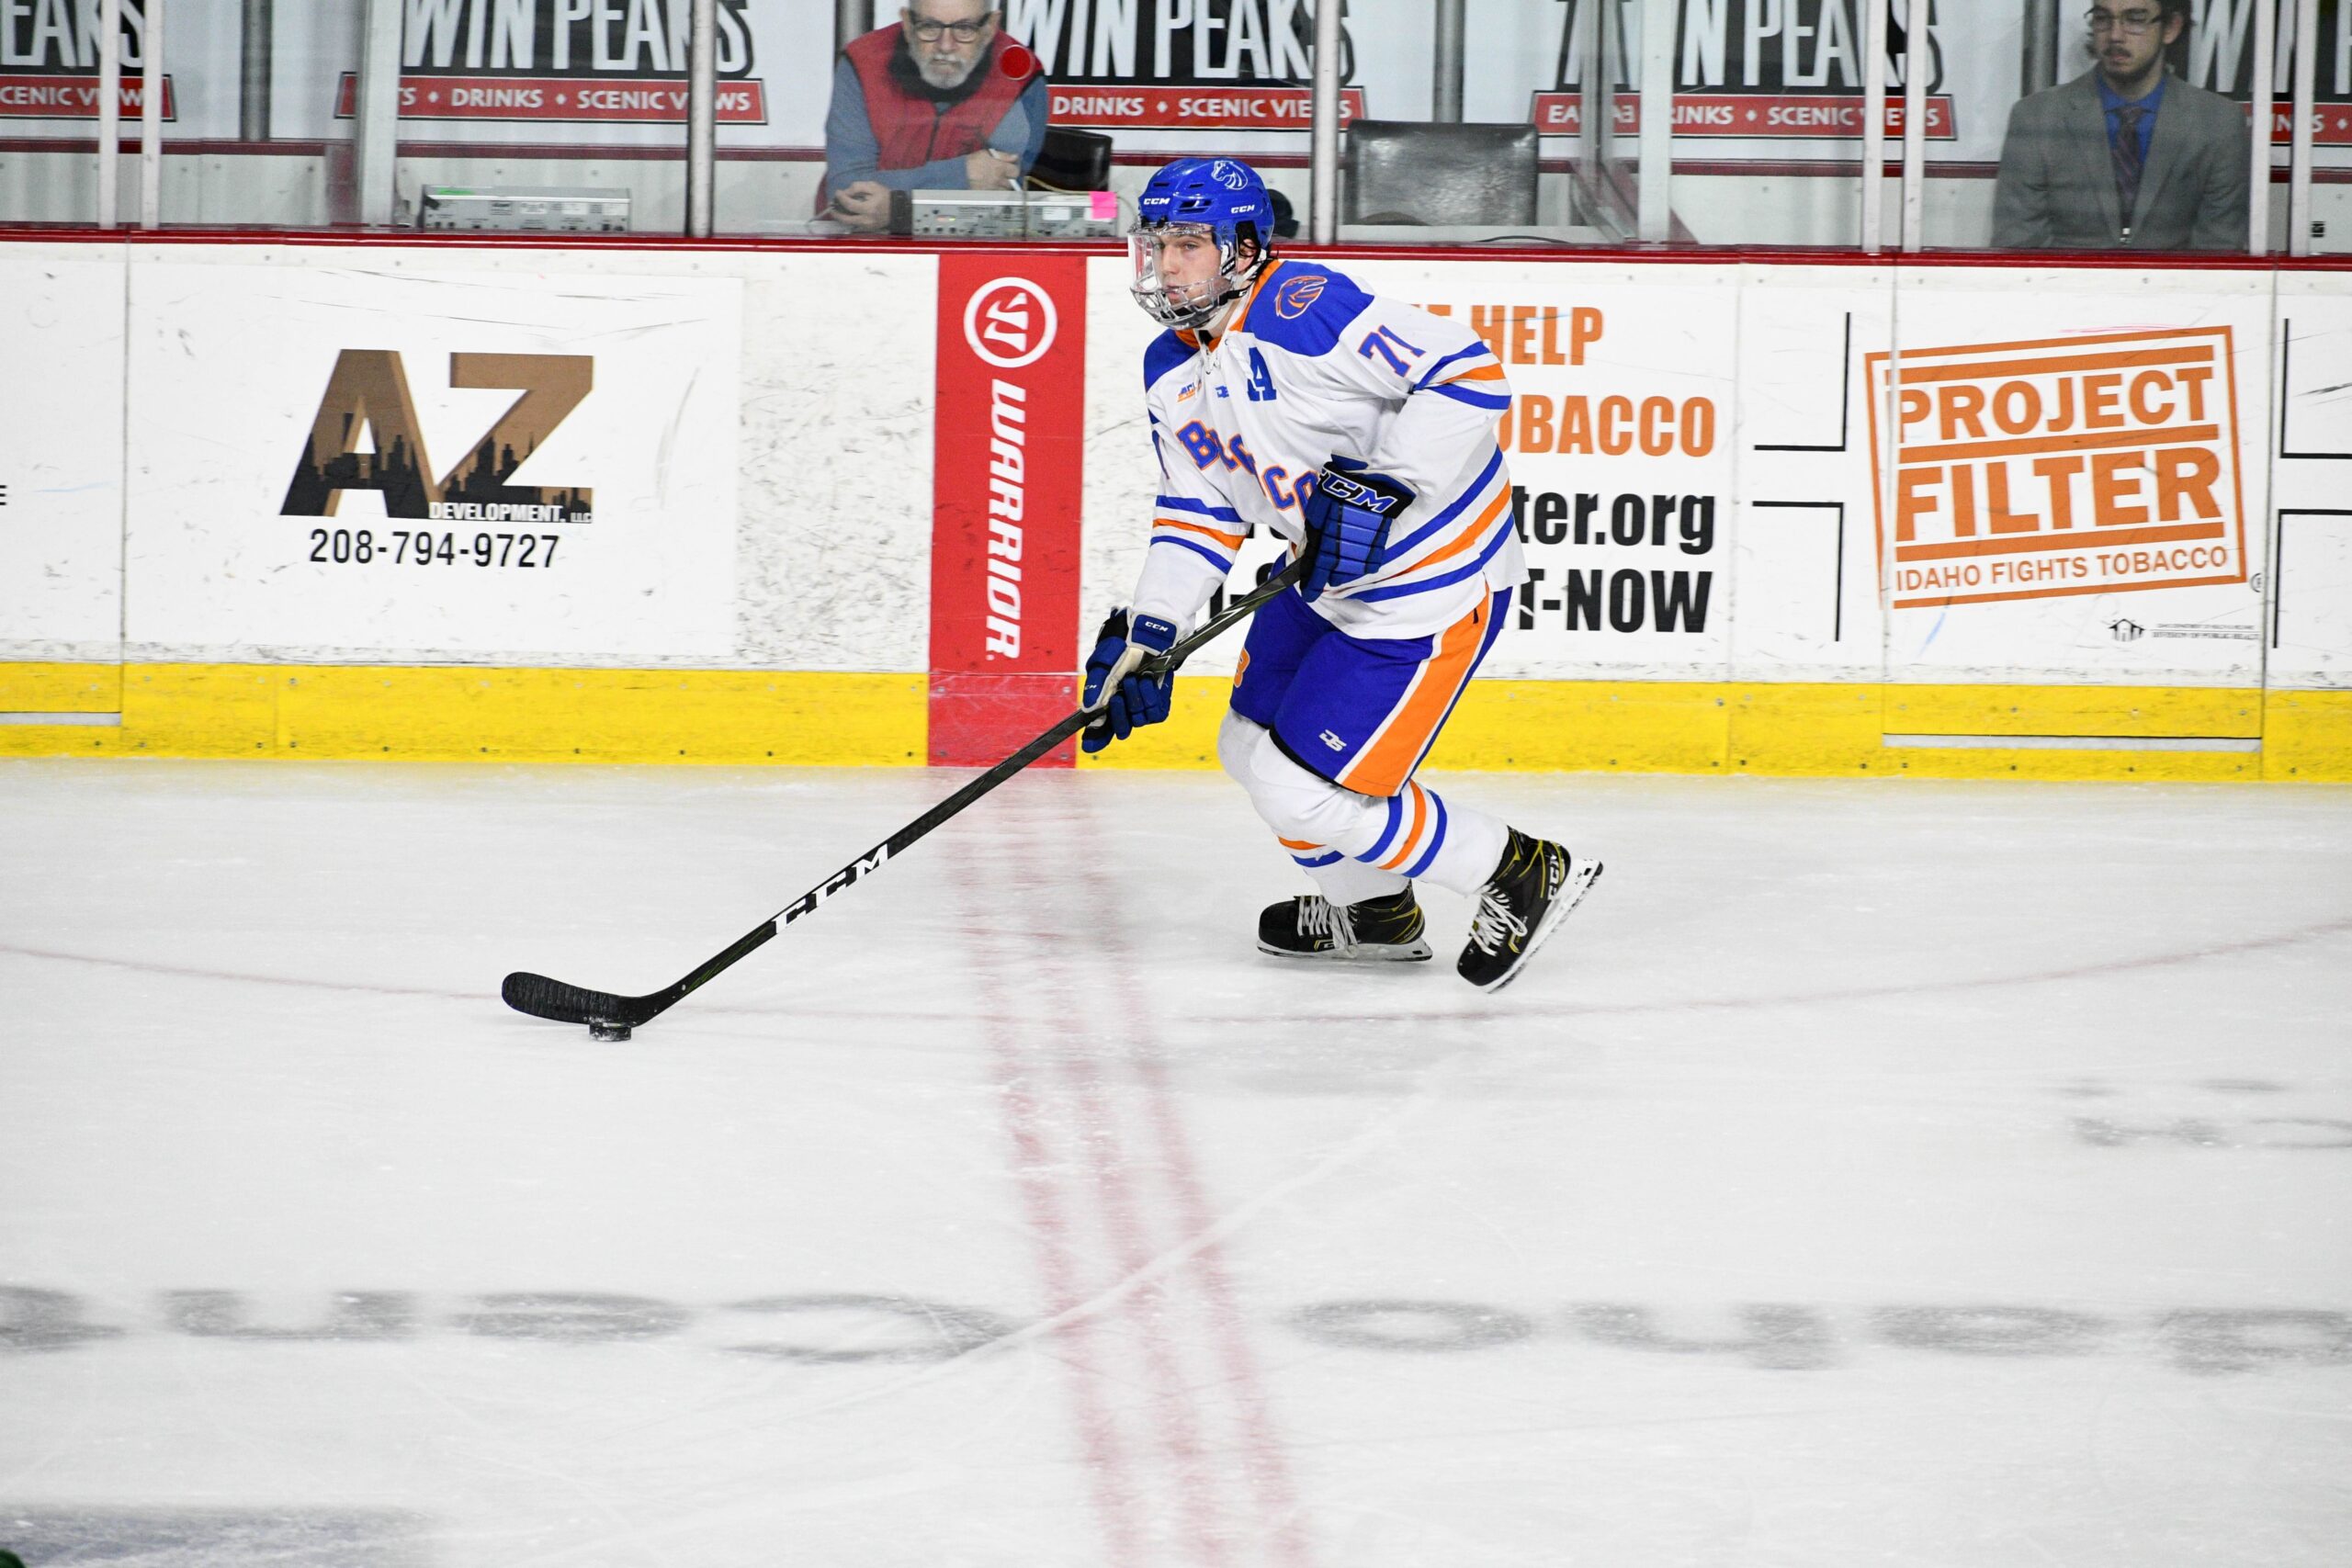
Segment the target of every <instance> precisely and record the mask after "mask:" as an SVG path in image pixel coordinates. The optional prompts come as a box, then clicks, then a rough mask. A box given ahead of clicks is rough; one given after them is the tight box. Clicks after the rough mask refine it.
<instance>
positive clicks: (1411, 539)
mask: <svg viewBox="0 0 2352 1568" xmlns="http://www.w3.org/2000/svg"><path fill="white" fill-rule="evenodd" d="M1502 468H1503V449H1502V448H1501V447H1500V446H1497V447H1496V448H1495V455H1494V456H1493V457H1489V458H1487V466H1486V467H1485V468H1481V469H1479V470H1478V477H1477V478H1476V479H1472V480H1471V481H1470V484H1469V488H1468V489H1466V490H1464V491H1463V492H1462V493H1461V494H1460V495H1457V496H1455V497H1454V498H1453V501H1452V502H1449V503H1448V504H1447V506H1446V509H1445V510H1444V511H1442V512H1441V513H1438V514H1437V515H1436V516H1435V517H1432V518H1430V520H1429V522H1427V523H1426V524H1424V525H1421V526H1420V527H1419V528H1416V529H1414V530H1413V532H1412V533H1410V534H1408V535H1407V536H1405V538H1404V539H1403V540H1402V541H1401V542H1400V543H1397V544H1394V545H1391V546H1389V547H1388V554H1389V557H1390V558H1391V559H1394V558H1397V557H1399V556H1408V555H1411V554H1412V553H1413V551H1414V549H1415V548H1416V547H1419V545H1420V544H1421V543H1422V541H1424V540H1426V539H1428V538H1430V537H1431V536H1433V535H1435V534H1436V533H1437V532H1438V530H1440V529H1441V528H1443V527H1444V526H1445V525H1447V524H1449V523H1451V522H1453V520H1454V519H1455V518H1457V517H1459V516H1461V515H1462V513H1463V511H1464V508H1466V507H1467V506H1468V505H1469V504H1470V503H1471V502H1474V501H1476V500H1477V499H1478V498H1479V497H1481V496H1483V495H1485V494H1486V492H1487V486H1488V485H1490V484H1492V483H1494V482H1495V476H1496V475H1497V474H1498V473H1500V472H1502Z"/></svg>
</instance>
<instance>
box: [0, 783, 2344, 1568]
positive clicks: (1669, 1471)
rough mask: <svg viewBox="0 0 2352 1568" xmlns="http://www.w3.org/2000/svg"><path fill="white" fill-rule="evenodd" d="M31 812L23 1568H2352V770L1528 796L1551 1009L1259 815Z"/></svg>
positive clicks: (620, 793) (298, 788) (581, 806)
mask: <svg viewBox="0 0 2352 1568" xmlns="http://www.w3.org/2000/svg"><path fill="white" fill-rule="evenodd" d="M955 782H956V776H955V775H949V774H945V773H926V772H923V771H921V770H910V771H885V772H874V773H856V772H814V771H812V772H733V771H707V770H688V769H684V768H678V769H659V770H657V769H643V770H628V769H588V768H572V769H514V768H500V769H493V768H481V769H471V768H458V767H390V766H385V767H378V766H368V765H356V764H355V765H343V766H317V767H304V766H288V765H274V764H256V765H253V766H243V765H232V764H171V763H151V764H144V765H141V764H137V763H98V762H77V763H64V762H59V763H14V764H6V765H0V996H5V998H6V1003H7V1007H6V1014H7V1021H6V1034H5V1038H0V1287H5V1289H0V1544H6V1545H8V1546H10V1547H12V1548H14V1549H15V1550H16V1551H18V1552H20V1553H21V1554H22V1555H23V1556H24V1557H25V1559H26V1560H27V1562H28V1563H29V1564H31V1565H32V1568H45V1565H46V1564H51V1563H69V1562H70V1563H104V1564H108V1565H110V1568H119V1565H129V1564H136V1565H138V1568H164V1565H169V1568H194V1565H197V1564H206V1565H210V1564H220V1563H237V1564H251V1563H266V1564H270V1565H286V1568H312V1565H319V1568H326V1565H334V1568H344V1565H356V1568H541V1565H546V1568H553V1565H557V1564H567V1565H569V1564H581V1565H588V1564H596V1565H611V1564H649V1565H650V1564H662V1565H663V1568H692V1565H702V1564H712V1565H718V1564H726V1565H734V1564H793V1565H799V1564H812V1565H824V1568H1160V1565H1166V1568H1194V1565H1197V1568H1441V1565H1442V1568H1502V1565H1510V1568H1561V1565H1569V1564H1590V1565H1594V1568H1647V1565H1652V1564H1657V1565H1668V1564H1738V1565H1747V1564H1770V1565H1787V1568H1831V1565H1842V1564H1849V1563H1853V1564H1862V1563H1868V1564H1901V1565H1912V1564H1921V1565H1953V1568H1959V1565H1968V1568H2017V1565H2041V1564H2064V1565H2068V1568H2087V1565H2099V1568H2171V1565H2176V1564H2192V1563H2193V1564H2260V1565H2264V1568H2283V1565H2287V1564H2341V1563H2344V1562H2352V1022H2347V1020H2352V791H2347V790H2345V789H2340V788H2317V787H2287V786H2276V785H2273V786H2253V785H2237V786H2212V787H2195V786H2172V787H2165V786H2129V785H2084V786H2066V785H2052V784H2014V785H2012V784H1928V783H1922V782H1914V781H1873V782H1869V783H1860V782H1855V783H1842V782H1841V783H1796V782H1776V781H1765V780H1756V779H1729V780H1702V779H1682V778H1624V777H1585V776H1570V777H1556V778H1553V777H1531V776H1523V775H1521V776H1500V775H1498V776H1492V777H1486V778H1472V777H1463V778H1457V779H1453V780H1451V781H1448V787H1449V788H1450V790H1451V791H1453V793H1454V794H1455V795H1457V797H1458V798H1459V799H1461V800H1463V801H1465V802H1471V803H1476V804H1482V805H1487V806H1488V807H1492V808H1495V809H1498V810H1499V811H1501V812H1502V813H1503V814H1505V815H1507V816H1508V817H1509V818H1510V819H1511V820H1513V821H1514V822H1516V823H1518V824H1520V825H1521V826H1524V827H1528V828H1531V829H1540V830H1544V831H1546V832H1549V833H1551V834H1553V835H1554V836H1556V837H1560V838H1562V839H1564V840H1566V841H1569V842H1571V843H1572V844H1574V845H1575V846H1576V847H1577V848H1578V849H1580V850H1586V851H1589V852H1592V853H1595V854H1598V855H1600V857H1601V858H1603V859H1604V860H1605V861H1606V862H1607V864H1608V872H1607V874H1606V875H1605V876H1604V877H1603V878H1602V879H1601V882H1600V886H1599V887H1598V888H1597V889H1596V890H1595V892H1594V894H1593V895H1592V897H1590V898H1589V900H1588V901H1587V903H1586V904H1585V906H1584V907H1583V908H1581V909H1579V910H1578V911H1577V914H1576V915H1575V916H1573V917H1572V918H1571V919H1569V920H1568V922H1567V923H1566V926H1565V927H1563V928H1562V931H1561V932H1560V935H1559V936H1558V937H1557V938H1556V939H1555V942H1553V944H1552V945H1551V946H1550V947H1548V948H1547V949H1546V950H1545V951H1544V953H1543V954H1542V955H1541V957H1540V958H1538V959H1537V961H1536V963H1535V964H1534V966H1533V967H1532V969H1531V970H1530V972H1529V973H1528V975H1527V976H1525V977H1524V978H1523V979H1521V981H1520V982H1519V983H1518V984H1517V985H1516V986H1514V987H1512V988H1510V990H1508V991H1505V992H1503V993H1502V994H1500V995H1498V996H1487V995H1482V994H1479V993H1477V992H1475V991H1473V990H1471V989H1470V988H1469V987H1466V986H1464V985H1463V984H1462V983H1461V982H1460V981H1458V980H1457V979H1456V978H1455V977H1454V976H1453V973H1452V966H1451V954H1452V953H1453V950H1454V948H1455V947H1457V946H1458V945H1459V942H1460V941H1461V934H1462V930H1463V927H1464V923H1465V919H1466V913H1465V910H1464V906H1463V905H1462V903H1461V902H1460V901H1459V900H1456V899H1453V898H1451V897H1448V896H1447V895H1444V894H1443V893H1440V892H1431V893H1430V894H1429V895H1428V896H1427V898H1428V902H1429V904H1430V908H1431V914H1432V923H1433V926H1434V927H1435V928H1436V934H1437V935H1438V936H1439V938H1440V942H1441V962H1440V963H1438V964H1427V965H1413V966H1396V967H1393V968H1389V969H1385V970H1381V971H1376V972H1364V971H1350V970H1341V969H1336V968H1324V967H1299V966H1286V965H1283V964H1280V963H1278V962H1277V961H1275V960H1272V959H1269V958H1262V957H1260V956H1259V955H1258V954H1257V953H1255V952H1254V951H1253V945H1252V940H1251V939H1252V931H1253V928H1254V921H1255V918H1256V911H1257V909H1258V908H1259V906H1260V905H1261V903H1263V902H1265V901H1267V900H1270V899H1272V898H1275V897H1282V896H1283V895H1285V894H1287V893H1290V892H1293V891H1296V890H1299V889H1300V887H1302V886H1303V879H1298V878H1297V877H1296V874H1295V873H1294V872H1293V871H1292V870H1291V869H1290V868H1289V866H1288V863H1287V862H1286V860H1285V859H1284V858H1283V856H1282V855H1281V854H1280V853H1279V852H1277V851H1275V850H1274V849H1273V848H1272V845H1271V844H1270V843H1269V842H1267V840H1265V839H1264V837H1263V835H1262V834H1261V832H1260V831H1259V830H1258V829H1257V828H1256V827H1255V824H1254V819H1253V818H1251V817H1250V814H1249V811H1248V808H1247V807H1246V804H1245V803H1244V802H1243V800H1242V799H1241V797H1240V795H1239V794H1238V791H1236V790H1234V789H1233V788H1232V787H1231V786H1230V785H1228V784H1227V783H1226V782H1225V781H1224V780H1223V779H1221V778H1218V777H1215V776H1213V775H1207V774H1170V775H1159V776H1152V775H1141V774H1123V775H1114V774H1085V775H1079V774H1072V773H1039V774H1033V775H1030V776H1028V777H1024V778H1023V779H1021V780H1018V781H1016V782H1015V783H1014V784H1011V785H1009V786H1007V787H1006V788H1005V789H1003V790H1001V791H1000V792H999V793H998V794H997V795H993V796H991V797H989V799H988V800H987V801H985V802H984V803H982V804H981V805H980V806H978V807H975V808H974V809H972V810H971V811H970V812H968V813H967V814H966V815H965V816H964V817H962V818H958V819H957V820H956V822H955V823H953V824H952V825H950V826H949V827H947V828H946V829H943V830H942V831H940V832H939V833H938V834H936V835H934V836H933V838H931V839H930V840H925V841H924V842H923V843H922V844H921V845H919V846H917V847H916V848H915V849H913V850H912V851H910V852H909V853H908V854H907V855H906V856H905V857H904V858H903V859H901V860H900V861H899V862H897V863H893V864H892V865H890V866H889V867H888V869H887V870H886V871H885V872H884V873H883V874H881V875H879V876H878V877H876V878H875V879H874V880H873V881H871V882H870V883H867V884H864V885H861V886H857V887H854V888H853V889H851V890H849V891H848V892H846V893H844V894H843V895H842V897H840V898H838V899H837V900H836V901H834V902H832V903H831V904H829V905H827V906H826V907H824V908H821V909H820V910H819V911H817V913H816V914H815V915H814V916H812V917H811V918H809V919H807V920H805V921H803V922H801V923H798V924H797V925H795V926H794V927H792V928H791V929H790V930H788V931H786V932H785V933H784V935H783V937H782V938H781V939H779V940H778V941H777V942H774V943H772V944H771V945H770V946H768V947H767V948H765V949H763V951H762V952H760V953H757V954H755V955H753V956H752V958H750V959H748V960H746V961H745V962H744V963H743V964H741V965H739V966H738V967H737V968H735V969H734V970H732V971H730V972H729V974H727V975H726V976H724V977H722V978H721V979H719V980H718V981H717V982H714V983H713V984H712V985H711V986H710V987H708V988H707V989H706V990H705V991H703V992H701V993H699V994H697V995H695V996H694V997H692V998H688V999H687V1000H686V1001H685V1002H684V1004H682V1005H681V1006H679V1007H678V1008H677V1009H676V1010H674V1011H673V1012H672V1013H670V1014H669V1015H667V1016H666V1017H664V1018H662V1020H660V1021H657V1022H655V1023H653V1024H651V1025H650V1026H648V1027H646V1028H644V1029H641V1030H639V1032H638V1034H637V1037H636V1038H635V1039H634V1040H632V1041H629V1042H628V1043H595V1042H592V1041H591V1040H590V1039H589V1038H588V1036H587V1033H586V1032H585V1031H584V1030H579V1029H569V1028H565V1027H562V1026H560V1025H556V1024H551V1023H545V1022H540V1021H535V1020H532V1019H527V1018H525V1017H522V1016H520V1015H518V1014H515V1013H512V1012H510V1011H508V1010H506V1009H505V1008H503V1006H502V1005H501V1004H500V1003H499V1001H498V998H497V991H498V983H499V979H500V977H501V976H502V975H503V974H504V973H505V972H506V971H507V970H509V969H514V968H535V969H540V970H544V971H546V972H547V973H549V974H552V975H555V976H559V977H561V978H563V979H567V980H572V981H576V982H579V983H582V984H586V985H591V986H595V987H605V988H614V989H621V990H628V991H639V990H650V989H653V988H655V987H659V986H661V985H663V984H666V983H667V982H669V981H670V980H672V979H673V978H674V977H676V976H678V975H680V974H683V973H684V972H685V971H687V970H688V969H690V968H691V967H693V966H694V964H696V963H697V962H698V961H699V960H701V959H702V958H703V957H704V956H706V955H707V954H708V953H713V952H716V951H717V950H718V949H719V948H721V947H722V946H724V945H725V944H726V943H727V942H729V941H730V940H732V939H733V938H734V937H735V936H737V935H738V934H739V933H741V931H744V930H746V929H748V928H749V927H751V926H752V925H754V924H756V923H757V922H758V921H759V920H760V919H763V917H765V916H766V915H767V914H769V913H770V912H772V911H774V910H775V909H777V908H781V907H782V906H783V905H785V904H786V902H788V901H789V900H791V899H792V898H794V897H797V895H798V894H799V893H800V892H801V891H802V890H803V889H804V888H805V887H807V886H809V885H810V884H811V883H814V882H816V881H818V880H819V879H820V878H821V877H822V876H824V875H825V874H828V873H830V872H831V871H832V870H833V869H834V868H835V867H837V866H839V865H840V864H842V863H843V862H845V861H848V860H849V859H851V858H852V857H853V856H854V854H856V853H857V852H860V851H862V850H864V849H865V848H866V847H867V846H868V845H870V844H872V843H874V842H875V841H876V840H880V839H882V838H883V837H885V836H886V835H887V834H888V833H889V832H890V831H891V830H892V829H895V828H897V827H898V826H899V825H900V824H901V823H903V822H904V821H906V820H907V819H909V818H912V817H913V816H915V815H916V814H918V813H919V812H921V811H922V809H924V808H925V807H928V806H929V805H931V804H932V803H933V802H934V801H936V800H937V799H939V798H940V797H942V796H943V795H945V794H946V793H947V791H948V790H949V789H950V788H951V787H952V786H953V784H954V783H955Z"/></svg>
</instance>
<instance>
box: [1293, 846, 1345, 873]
mask: <svg viewBox="0 0 2352 1568" xmlns="http://www.w3.org/2000/svg"><path fill="white" fill-rule="evenodd" d="M1290 858H1291V859H1293V860H1295V861H1296V862H1297V863H1299V864H1301V865H1303V866H1305V867H1306V869H1307V870H1309V871H1319V870H1321V869H1322V868H1323V867H1325V866H1327V865H1337V864H1338V863H1340V861H1342V860H1345V859H1346V858H1347V857H1346V856H1345V855H1342V854H1341V853H1340V852H1339V851H1337V850H1330V851H1328V852H1325V853H1323V854H1319V855H1317V856H1315V857H1314V858H1313V859H1311V860H1310V859H1308V858H1307V857H1306V856H1305V855H1293V856H1291V857H1290Z"/></svg>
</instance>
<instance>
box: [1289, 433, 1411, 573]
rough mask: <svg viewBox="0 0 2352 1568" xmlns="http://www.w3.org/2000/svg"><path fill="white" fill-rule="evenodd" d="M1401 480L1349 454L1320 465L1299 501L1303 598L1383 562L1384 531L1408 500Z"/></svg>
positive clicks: (1385, 558)
mask: <svg viewBox="0 0 2352 1568" xmlns="http://www.w3.org/2000/svg"><path fill="white" fill-rule="evenodd" d="M1413 499H1414V497H1413V492H1412V491H1411V490H1410V489H1409V488H1408V487H1407V486H1406V485H1405V484H1404V483H1403V481H1401V480H1398V479H1392V478H1390V477H1389V476H1388V475H1386V474H1375V473H1373V472H1372V471H1371V470H1369V469H1368V468H1365V467H1364V465H1363V463H1362V462H1361V461H1359V460H1358V459H1356V458H1353V457H1333V458H1332V459H1331V460H1330V461H1329V463H1326V464H1324V465H1323V472H1322V473H1321V474H1320V475H1318V476H1317V479H1316V481H1315V490H1314V493H1312V494H1311V495H1309V496H1307V497H1306V499H1305V500H1304V501H1302V502H1299V503H1298V513H1299V516H1300V517H1302V518H1303V519H1305V520H1306V528H1307V536H1306V559H1307V564H1306V581H1305V582H1304V583H1302V584H1301V585H1300V587H1299V594H1300V596H1301V597H1302V598H1305V599H1308V600H1313V599H1316V598H1318V597H1320V596H1321V595H1322V593H1323V592H1324V591H1325V590H1326V589H1330V588H1343V587H1345V586H1347V585H1348V584H1349V583H1351V582H1356V581H1362V580H1363V579H1364V578H1366V577H1369V576H1371V575H1372V574H1373V573H1374V572H1375V571H1378V570H1380V569H1381V568H1382V567H1384V566H1385V565H1387V564H1388V531H1389V527H1390V525H1393V524H1394V523H1395V522H1396V521H1397V518H1398V517H1399V516H1401V515H1403V513H1404V512H1405V509H1406V508H1407V507H1408V506H1410V505H1412V504H1413Z"/></svg>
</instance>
